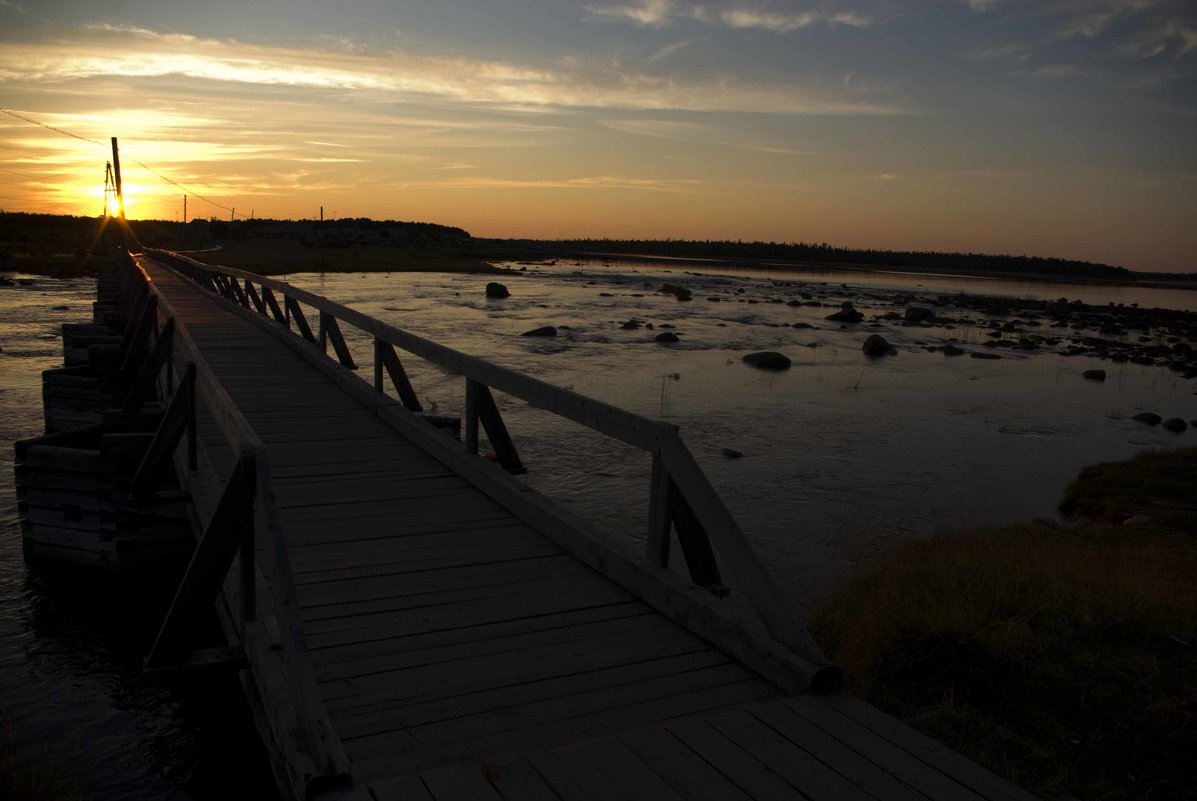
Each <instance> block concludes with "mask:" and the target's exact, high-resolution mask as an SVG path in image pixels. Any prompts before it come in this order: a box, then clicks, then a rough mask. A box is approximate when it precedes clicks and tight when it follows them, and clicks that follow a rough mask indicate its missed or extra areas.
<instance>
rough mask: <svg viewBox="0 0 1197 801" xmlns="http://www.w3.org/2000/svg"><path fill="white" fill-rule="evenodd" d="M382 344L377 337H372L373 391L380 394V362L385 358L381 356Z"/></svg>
mask: <svg viewBox="0 0 1197 801" xmlns="http://www.w3.org/2000/svg"><path fill="white" fill-rule="evenodd" d="M385 344H386V343H384V342H383V341H382V340H381V339H379V338H378V337H374V390H375V391H376V392H382V360H383V358H385V357H384V356H383V355H382V351H383V346H384V345H385Z"/></svg>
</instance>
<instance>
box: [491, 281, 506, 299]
mask: <svg viewBox="0 0 1197 801" xmlns="http://www.w3.org/2000/svg"><path fill="white" fill-rule="evenodd" d="M486 296H487V297H488V298H497V299H500V300H501V299H503V298H509V297H511V293H510V292H509V291H508V290H507V287H505V286H503V285H502V284H500V283H498V282H497V281H491V282H490V283H489V284H487V285H486Z"/></svg>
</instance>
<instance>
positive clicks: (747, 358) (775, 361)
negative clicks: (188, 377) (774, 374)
mask: <svg viewBox="0 0 1197 801" xmlns="http://www.w3.org/2000/svg"><path fill="white" fill-rule="evenodd" d="M742 361H743V362H744V363H745V364H747V365H750V366H752V367H757V368H760V369H761V370H789V369H790V365H791V362H790V358H789V357H788V356H785V355H783V354H781V353H777V352H776V351H771V350H764V351H760V352H758V353H747V354H745V355H744V357H743V359H742Z"/></svg>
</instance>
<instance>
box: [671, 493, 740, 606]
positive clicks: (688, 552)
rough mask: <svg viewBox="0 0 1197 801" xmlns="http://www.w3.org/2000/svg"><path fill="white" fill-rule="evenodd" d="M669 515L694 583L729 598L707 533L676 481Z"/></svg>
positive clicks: (719, 595)
mask: <svg viewBox="0 0 1197 801" xmlns="http://www.w3.org/2000/svg"><path fill="white" fill-rule="evenodd" d="M669 512H670V516H671V517H672V518H673V526H674V528H675V529H676V530H677V541H678V544H679V545H681V546H682V555H683V556H685V557H686V568H687V569H688V570H689V571H690V580H691V581H693V582H694V583H695V584H697V585H698V586H700V587H705V588H706V589H708V590H710V591H711V593H713V594H714V595H716V596H718V597H720V598H722V597H723V596H725V595H727V588H726V587H724V586H723V578H722V577H721V576H720V575H719V564H718V563H717V562H716V561H715V554H714V552H713V551H712V550H711V541H710V539H709V538H708V537H707V531H706V529H705V528H703V525H702V523H701V522H700V521H699V519H698V516H697V515H695V514H694V510H692V509H691V508H690V504H689V503H687V502H686V498H685V497H684V496H683V495H682V493H681V492H680V491H679V490H678V488H677V485H676V484H674V483H673V480H672V479H670V480H669Z"/></svg>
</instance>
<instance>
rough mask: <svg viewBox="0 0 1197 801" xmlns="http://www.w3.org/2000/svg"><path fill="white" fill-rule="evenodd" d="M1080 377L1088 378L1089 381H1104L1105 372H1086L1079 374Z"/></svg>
mask: <svg viewBox="0 0 1197 801" xmlns="http://www.w3.org/2000/svg"><path fill="white" fill-rule="evenodd" d="M1081 375H1082V376H1084V377H1085V378H1088V379H1089V380H1091V381H1105V380H1106V371H1105V370H1086V371H1085V372H1083V373H1081Z"/></svg>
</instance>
